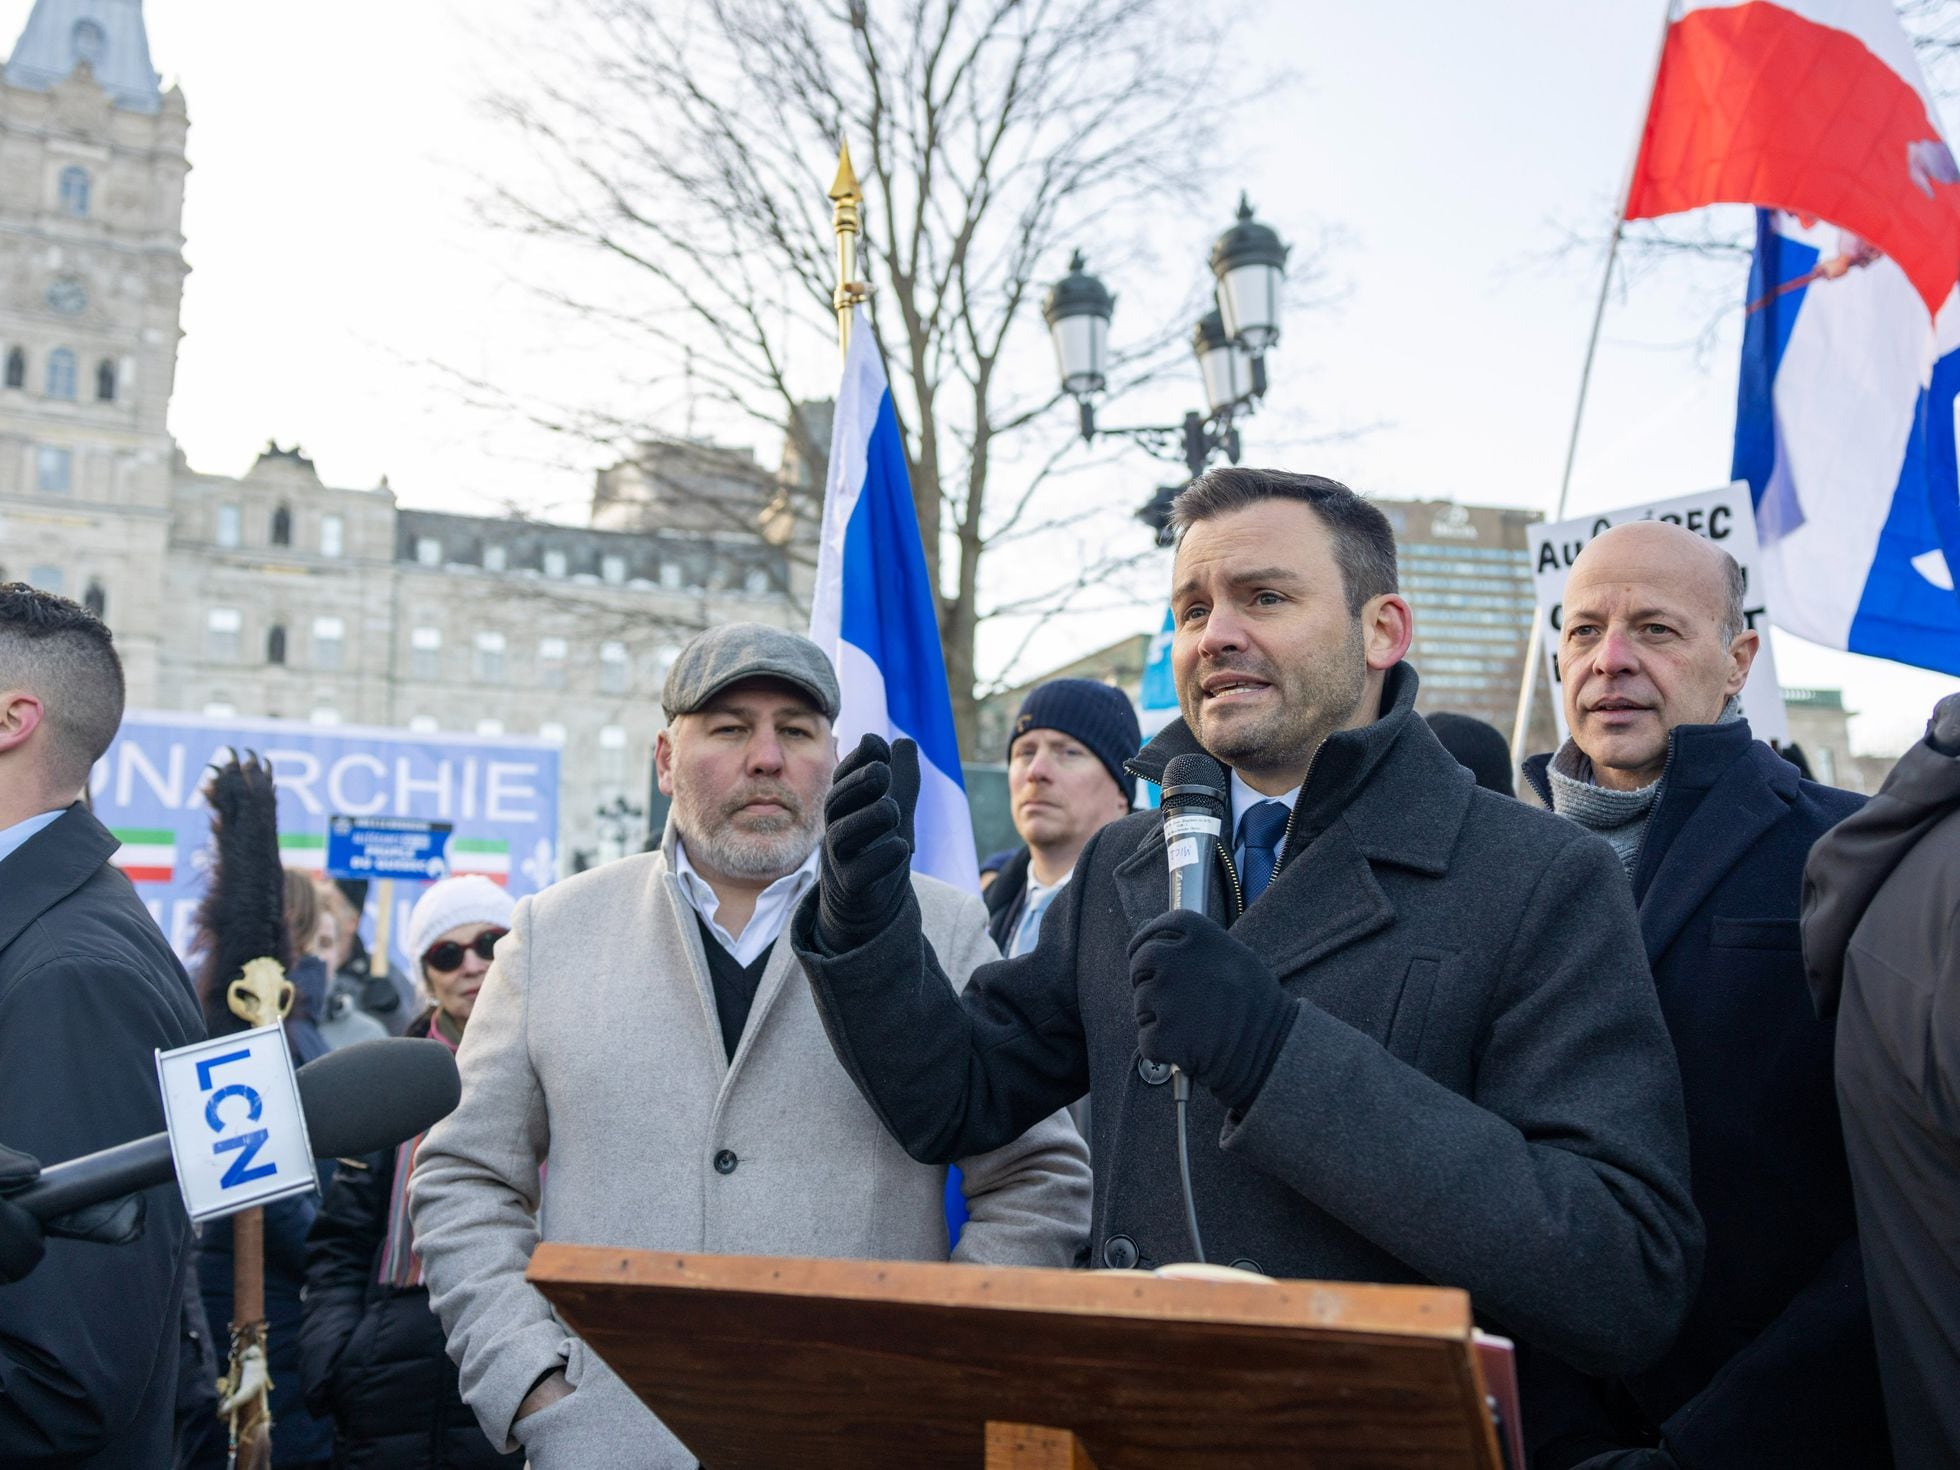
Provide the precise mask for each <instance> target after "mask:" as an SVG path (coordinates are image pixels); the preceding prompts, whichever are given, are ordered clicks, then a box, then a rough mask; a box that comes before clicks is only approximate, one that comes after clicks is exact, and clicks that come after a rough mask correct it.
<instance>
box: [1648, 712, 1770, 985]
mask: <svg viewBox="0 0 1960 1470" xmlns="http://www.w3.org/2000/svg"><path fill="white" fill-rule="evenodd" d="M1792 774H1794V772H1793V773H1792ZM1670 799H1672V800H1675V801H1692V802H1694V803H1695V807H1694V811H1693V812H1692V813H1691V814H1690V815H1689V816H1688V818H1687V820H1686V821H1684V822H1683V823H1682V824H1681V828H1680V830H1679V831H1678V832H1676V833H1674V835H1673V837H1672V839H1671V840H1669V842H1668V844H1667V849H1666V851H1665V852H1664V853H1662V854H1661V856H1660V860H1659V862H1658V864H1657V865H1656V866H1655V867H1654V869H1653V874H1652V877H1651V878H1649V879H1648V880H1647V887H1646V891H1645V892H1644V893H1642V894H1641V896H1640V937H1641V939H1642V941H1643V942H1644V943H1645V946H1646V949H1647V962H1648V963H1649V964H1650V965H1651V964H1658V963H1659V962H1660V958H1661V956H1662V955H1663V954H1665V953H1666V952H1667V947H1668V946H1669V945H1670V944H1672V943H1673V942H1674V940H1675V938H1676V937H1677V936H1678V935H1679V934H1680V933H1681V929H1682V926H1683V925H1685V924H1686V923H1687V922H1688V920H1689V918H1690V917H1691V916H1692V915H1693V914H1694V912H1695V910H1696V909H1698V908H1700V907H1701V904H1702V900H1703V899H1705V898H1707V897H1708V895H1709V893H1710V892H1711V891H1712V890H1713V889H1714V887H1715V885H1716V884H1718V883H1720V882H1721V881H1722V879H1724V878H1725V877H1727V876H1728V873H1729V870H1730V869H1731V868H1733V867H1734V866H1735V865H1736V864H1737V863H1738V862H1740V861H1741V860H1742V857H1743V855H1744V854H1745V853H1747V852H1748V851H1749V849H1750V848H1751V847H1753V846H1754V845H1755V843H1756V841H1757V840H1758V839H1759V838H1760V837H1761V836H1762V835H1763V834H1764V833H1765V832H1767V831H1769V829H1770V828H1772V827H1774V826H1775V825H1776V824H1777V823H1778V822H1780V821H1782V820H1783V817H1784V815H1785V814H1786V813H1787V812H1788V811H1789V810H1790V807H1789V803H1788V802H1787V801H1786V800H1784V798H1783V797H1782V796H1781V795H1779V794H1778V792H1777V791H1776V790H1775V789H1774V788H1773V787H1772V786H1771V785H1770V784H1769V782H1768V781H1766V780H1765V779H1763V775H1762V772H1761V770H1760V769H1759V768H1758V767H1757V765H1756V763H1755V762H1754V761H1753V760H1752V759H1751V758H1750V753H1749V752H1748V751H1747V750H1745V752H1744V754H1743V755H1742V757H1741V758H1739V759H1738V760H1737V761H1736V762H1735V763H1734V764H1733V765H1732V766H1730V767H1729V768H1728V770H1726V771H1724V772H1722V773H1721V774H1720V777H1719V778H1718V780H1717V782H1716V783H1714V784H1712V785H1710V786H1704V787H1701V788H1700V789H1694V788H1687V787H1684V788H1681V789H1679V790H1677V791H1675V792H1663V793H1662V796H1661V800H1662V801H1663V802H1667V801H1669V800H1670ZM1654 816H1655V819H1656V820H1657V821H1658V820H1661V819H1662V818H1663V816H1664V813H1662V812H1659V811H1657V812H1655V814H1654ZM1643 866H1644V864H1643ZM1636 876H1637V877H1638V876H1644V875H1639V874H1637V875H1636Z"/></svg>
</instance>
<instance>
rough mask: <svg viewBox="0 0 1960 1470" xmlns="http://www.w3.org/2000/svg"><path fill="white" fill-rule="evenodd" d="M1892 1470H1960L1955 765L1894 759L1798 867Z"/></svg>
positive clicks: (1925, 750)
mask: <svg viewBox="0 0 1960 1470" xmlns="http://www.w3.org/2000/svg"><path fill="white" fill-rule="evenodd" d="M1803 938H1804V959H1805V962H1806V964H1807V967H1808V969H1809V972H1810V984H1811V989H1812V992H1813V993H1814V995H1815V997H1816V1001H1817V1005H1818V1009H1819V1010H1820V1011H1821V1012H1822V1013H1823V1014H1824V1015H1826V1016H1830V1015H1833V1014H1835V1015H1836V1017H1837V1085H1838V1096H1839V1098H1840V1100H1841V1102H1842V1105H1843V1109H1844V1137H1845V1144H1846V1147H1847V1151H1848V1153H1849V1156H1850V1161H1851V1182H1852V1187H1853V1190H1854V1192H1855V1194H1856V1196H1857V1200H1858V1237H1859V1245H1860V1246H1861V1248H1862V1250H1863V1252H1864V1259H1865V1275H1866V1280H1867V1282H1868V1284H1869V1288H1870V1292H1871V1309H1872V1318H1873V1322H1874V1325H1875V1326H1876V1329H1877V1337H1878V1346H1879V1364H1880V1375H1881V1377H1882V1378H1883V1380H1884V1386H1885V1406H1886V1409H1887V1411H1888V1413H1889V1417H1890V1420H1891V1428H1892V1445H1893V1450H1894V1452H1895V1454H1896V1456H1897V1460H1898V1464H1899V1465H1900V1466H1901V1467H1902V1470H1932V1467H1934V1466H1940V1467H1951V1466H1954V1465H1960V757H1955V756H1950V755H1945V754H1942V753H1941V752H1940V751H1939V750H1938V749H1936V748H1934V747H1933V746H1932V745H1931V744H1929V743H1928V742H1926V741H1921V742H1920V743H1919V744H1918V745H1916V746H1914V747H1913V748H1912V749H1911V750H1909V751H1907V752H1906V753H1905V755H1904V756H1903V757H1902V758H1901V759H1900V761H1899V764H1898V765H1897V767H1895V768H1894V770H1893V772H1892V774H1891V776H1890V777H1888V778H1887V780H1886V782H1885V785H1884V787H1883V788H1882V789H1881V790H1880V791H1879V794H1878V795H1877V796H1876V797H1874V798H1873V799H1872V801H1871V803H1870V805H1868V806H1866V807H1865V809H1864V810H1863V811H1861V812H1859V813H1858V814H1857V815H1855V816H1852V817H1849V818H1847V819H1846V820H1845V821H1843V822H1842V823H1840V824H1839V825H1838V826H1837V827H1835V828H1833V829H1832V830H1831V831H1830V832H1828V833H1827V834H1825V836H1824V837H1823V839H1822V840H1821V841H1819V842H1818V844H1817V845H1816V847H1814V848H1812V849H1811V853H1810V862H1809V864H1808V865H1807V866H1806V867H1805V869H1804V906H1803Z"/></svg>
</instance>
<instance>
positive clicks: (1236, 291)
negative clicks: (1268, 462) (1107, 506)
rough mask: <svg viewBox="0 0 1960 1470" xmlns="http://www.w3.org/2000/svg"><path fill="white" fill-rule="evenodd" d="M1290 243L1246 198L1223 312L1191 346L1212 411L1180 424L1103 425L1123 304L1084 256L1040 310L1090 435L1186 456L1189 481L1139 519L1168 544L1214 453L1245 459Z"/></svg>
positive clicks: (1157, 498)
mask: <svg viewBox="0 0 1960 1470" xmlns="http://www.w3.org/2000/svg"><path fill="white" fill-rule="evenodd" d="M1290 248H1291V247H1289V246H1287V245H1285V244H1283V243H1282V242H1281V240H1280V238H1279V236H1278V234H1277V233H1275V232H1274V231H1273V230H1272V228H1271V227H1270V226H1267V225H1263V224H1261V223H1260V222H1259V221H1258V220H1256V219H1254V218H1253V217H1252V206H1251V204H1250V203H1248V202H1247V200H1246V198H1245V196H1244V195H1240V196H1239V211H1238V220H1237V222H1236V223H1235V224H1233V226H1232V227H1231V228H1230V229H1228V230H1227V231H1226V232H1225V233H1224V234H1222V235H1220V236H1219V237H1218V239H1217V241H1216V242H1215V243H1214V244H1213V245H1212V247H1211V273H1212V276H1213V278H1214V280H1215V281H1216V283H1217V284H1216V287H1215V290H1216V294H1217V302H1218V304H1217V306H1216V307H1215V308H1214V309H1213V310H1211V311H1208V312H1206V313H1205V314H1204V315H1203V316H1202V317H1200V318H1199V319H1198V322H1197V325H1196V326H1194V327H1193V328H1192V331H1191V350H1192V352H1193V353H1194V354H1195V355H1196V357H1197V359H1198V373H1199V376H1200V378H1201V379H1202V380H1203V382H1204V389H1205V404H1206V412H1204V413H1199V412H1197V411H1195V410H1193V411H1192V412H1189V413H1187V414H1185V415H1184V422H1183V423H1181V424H1148V425H1133V426H1132V425H1125V426H1121V427H1116V428H1105V427H1103V426H1101V425H1099V424H1097V423H1096V410H1095V396H1096V395H1097V394H1098V393H1101V392H1102V391H1103V390H1104V388H1106V387H1107V386H1108V381H1109V378H1108V373H1109V321H1110V318H1111V317H1112V316H1113V315H1114V314H1115V310H1116V298H1115V297H1114V296H1112V295H1111V294H1110V293H1109V289H1108V288H1107V287H1106V286H1104V285H1103V283H1102V282H1101V281H1100V280H1098V279H1097V278H1096V277H1094V276H1092V275H1090V274H1089V271H1088V267H1087V264H1086V263H1085V262H1084V260H1083V257H1082V252H1081V251H1079V250H1078V251H1077V252H1076V253H1075V256H1074V258H1073V259H1072V260H1071V261H1070V262H1069V273H1068V274H1067V275H1066V276H1063V277H1062V279H1061V280H1059V281H1057V282H1056V283H1055V284H1054V285H1053V286H1052V287H1050V288H1049V291H1048V295H1047V298H1046V299H1045V300H1044V301H1043V302H1042V307H1041V314H1042V317H1043V318H1044V319H1045V320H1046V321H1047V323H1048V330H1049V333H1050V335H1051V336H1052V337H1053V338H1054V342H1055V359H1056V362H1057V364H1058V366H1059V367H1060V370H1061V377H1062V391H1063V392H1065V393H1067V394H1068V395H1069V396H1070V397H1072V398H1074V399H1075V401H1076V404H1077V406H1078V408H1079V409H1080V411H1081V415H1082V437H1083V439H1084V440H1085V441H1086V440H1093V439H1094V438H1095V437H1096V436H1097V435H1098V434H1100V435H1103V436H1104V437H1116V438H1123V439H1128V440H1130V441H1131V442H1133V443H1135V444H1139V445H1141V446H1142V447H1143V448H1144V449H1145V450H1146V451H1148V452H1149V453H1151V454H1153V455H1155V456H1157V457H1158V458H1159V459H1168V460H1173V461H1175V460H1182V461H1183V463H1184V468H1185V470H1186V471H1187V472H1188V478H1187V479H1186V480H1184V481H1183V482H1181V483H1179V484H1176V485H1166V486H1163V487H1162V488H1160V489H1159V490H1158V491H1157V493H1156V495H1154V496H1153V497H1152V498H1151V500H1150V502H1149V504H1147V505H1145V506H1144V507H1143V508H1142V509H1140V510H1139V511H1137V513H1136V514H1137V519H1139V520H1141V521H1143V522H1144V523H1145V524H1146V525H1148V526H1150V527H1151V528H1152V529H1153V530H1155V531H1156V533H1157V539H1158V541H1159V543H1166V541H1167V534H1166V525H1167V522H1168V520H1169V517H1170V504H1171V501H1172V500H1173V499H1175V498H1176V496H1177V493H1178V491H1180V490H1182V489H1183V488H1184V486H1185V485H1187V484H1189V483H1190V482H1191V480H1195V479H1196V478H1197V477H1198V476H1199V475H1201V474H1203V473H1204V472H1205V466H1206V465H1208V464H1210V463H1211V460H1212V456H1213V455H1215V454H1218V453H1220V452H1223V454H1224V455H1225V458H1226V459H1227V460H1229V461H1230V462H1231V463H1233V464H1237V463H1238V462H1239V447H1240V446H1239V431H1238V427H1237V423H1236V420H1238V419H1240V418H1243V417H1244V416H1246V415H1248V414H1250V413H1251V412H1252V411H1253V409H1254V408H1255V407H1256V406H1257V405H1258V403H1259V401H1260V400H1261V399H1262V398H1264V397H1265V396H1266V353H1267V352H1268V350H1270V349H1271V348H1272V347H1273V346H1274V345H1275V344H1276V343H1277V342H1278V341H1279V294H1280V284H1281V282H1282V281H1284V280H1285V278H1286V256H1287V252H1288V250H1289V249H1290Z"/></svg>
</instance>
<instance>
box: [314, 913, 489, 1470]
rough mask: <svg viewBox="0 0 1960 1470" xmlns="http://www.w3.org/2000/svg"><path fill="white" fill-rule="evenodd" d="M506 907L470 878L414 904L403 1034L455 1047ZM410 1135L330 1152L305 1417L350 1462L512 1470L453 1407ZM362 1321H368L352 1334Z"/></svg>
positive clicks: (319, 1223) (457, 1400)
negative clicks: (413, 1182)
mask: <svg viewBox="0 0 1960 1470" xmlns="http://www.w3.org/2000/svg"><path fill="white" fill-rule="evenodd" d="M515 907H516V903H515V901H514V900H513V899H512V898H511V896H510V895H509V894H507V893H505V892H504V890H503V889H501V888H499V887H498V886H497V885H496V884H495V883H492V882H491V881H490V880H489V879H488V878H483V877H477V876H471V877H467V878H445V879H444V880H443V881H442V882H440V883H436V884H432V885H431V886H430V887H429V890H428V891H427V892H426V893H424V894H423V895H422V897H421V898H420V899H418V900H417V901H416V904H415V908H414V909H413V911H411V912H410V914H409V917H408V949H409V953H410V954H412V955H414V956H415V957H416V962H417V968H418V971H419V974H420V979H421V987H420V988H421V989H422V991H423V993H424V997H425V999H426V1000H427V1001H428V1002H429V1005H428V1007H427V1009H426V1010H425V1011H424V1012H423V1014H422V1015H420V1016H418V1017H417V1018H416V1019H415V1020H414V1021H412V1022H410V1023H409V1027H408V1031H407V1034H408V1035H410V1036H432V1037H434V1038H435V1039H436V1040H437V1041H440V1042H442V1043H443V1044H444V1045H445V1046H447V1047H449V1049H450V1050H452V1051H454V1050H455V1049H456V1047H457V1045H458V1044H459V1043H460V1042H461V1041H462V1039H463V1028H464V1027H465V1026H466V1025H467V1024H468V1023H469V1019H470V1011H471V1009H472V1008H473V1007H474V1006H475V1005H476V992H477V990H478V988H479V987H481V986H482V984H483V977H484V975H485V974H486V973H487V972H488V971H489V969H490V958H491V955H492V954H493V952H494V951H495V949H496V944H497V941H498V940H499V939H501V938H503V937H504V933H505V931H506V930H507V929H508V928H509V927H510V917H511V911H512V910H513V909H514V908H515ZM420 1142H421V1139H419V1138H412V1139H410V1140H409V1141H408V1142H407V1143H405V1144H403V1145H402V1146H401V1147H400V1148H398V1149H396V1150H394V1151H392V1152H391V1153H380V1154H373V1155H370V1156H369V1157H368V1158H366V1159H343V1160H341V1166H340V1170H339V1172H338V1173H337V1174H335V1176H334V1181H333V1184H332V1187H331V1188H329V1189H328V1191H327V1196H326V1198H325V1199H324V1200H323V1201H322V1202H321V1205H320V1213H319V1216H318V1218H317V1219H316V1220H315V1221H314V1225H313V1231H312V1234H311V1235H310V1236H309V1237H308V1239H307V1250H306V1320H305V1323H304V1325H303V1326H302V1328H301V1330H300V1362H301V1368H302V1374H303V1376H304V1378H305V1380H306V1401H307V1404H308V1405H309V1407H311V1408H312V1409H313V1411H314V1412H315V1413H318V1414H326V1413H331V1414H332V1415H333V1417H334V1420H335V1425H336V1429H337V1431H338V1435H337V1439H338V1451H339V1454H340V1455H341V1457H342V1458H343V1459H344V1460H345V1462H346V1463H348V1464H356V1463H358V1464H362V1465H372V1466H381V1467H393V1466H401V1467H404V1470H406V1467H417V1470H421V1467H426V1466H430V1465H445V1466H463V1467H471V1470H475V1467H479V1466H481V1467H485V1470H487V1467H490V1466H501V1465H506V1464H508V1465H516V1464H517V1463H519V1462H520V1461H521V1459H522V1457H521V1456H515V1455H514V1456H511V1457H509V1458H508V1459H506V1457H505V1456H503V1455H500V1454H498V1453H497V1451H496V1450H495V1449H493V1448H492V1447H491V1445H490V1442H489V1441H488V1440H487V1439H485V1438H484V1437H483V1431H482V1430H480V1429H479V1428H477V1424H476V1416H475V1415H474V1414H472V1413H471V1412H470V1410H469V1409H468V1408H467V1407H465V1406H464V1404H463V1400H462V1396H461V1394H460V1393H459V1392H458V1389H457V1381H456V1366H455V1364H453V1363H451V1362H450V1361H449V1356H448V1353H447V1351H446V1350H445V1346H444V1342H443V1335H442V1324H441V1323H440V1322H438V1321H437V1320H436V1316H435V1313H434V1312H432V1311H430V1309H429V1293H428V1288H427V1287H425V1286H424V1285H423V1284H422V1262H421V1260H420V1259H419V1258H418V1257H417V1256H416V1254H415V1243H414V1239H413V1236H412V1233H411V1231H410V1228H409V1219H408V1203H407V1190H408V1175H409V1170H410V1169H411V1168H413V1167H414V1164H415V1149H416V1145H417V1144H419V1143H420ZM370 1317H372V1318H375V1319H376V1320H375V1322H374V1324H373V1326H372V1327H371V1328H369V1329H368V1330H366V1331H361V1330H359V1329H360V1328H361V1326H362V1323H363V1321H364V1320H365V1319H367V1318H370Z"/></svg>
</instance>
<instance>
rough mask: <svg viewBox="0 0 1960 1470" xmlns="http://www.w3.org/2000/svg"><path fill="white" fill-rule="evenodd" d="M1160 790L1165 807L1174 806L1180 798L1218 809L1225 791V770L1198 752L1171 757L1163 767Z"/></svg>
mask: <svg viewBox="0 0 1960 1470" xmlns="http://www.w3.org/2000/svg"><path fill="white" fill-rule="evenodd" d="M1161 789H1162V791H1163V794H1164V803H1165V805H1167V806H1168V805H1173V804H1175V803H1176V801H1177V799H1178V798H1179V797H1180V796H1181V797H1183V798H1184V799H1186V800H1199V801H1206V800H1209V801H1215V802H1217V803H1219V804H1220V805H1221V806H1222V805H1223V804H1224V801H1225V791H1226V776H1225V768H1224V767H1223V766H1221V765H1220V764H1219V763H1218V762H1217V761H1215V760H1213V759H1212V758H1211V757H1210V756H1208V755H1206V754H1205V753H1204V752H1203V751H1202V750H1194V751H1190V752H1188V753H1187V754H1184V755H1174V756H1172V757H1171V759H1170V764H1169V765H1167V766H1165V767H1164V784H1163V786H1162V788H1161Z"/></svg>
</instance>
